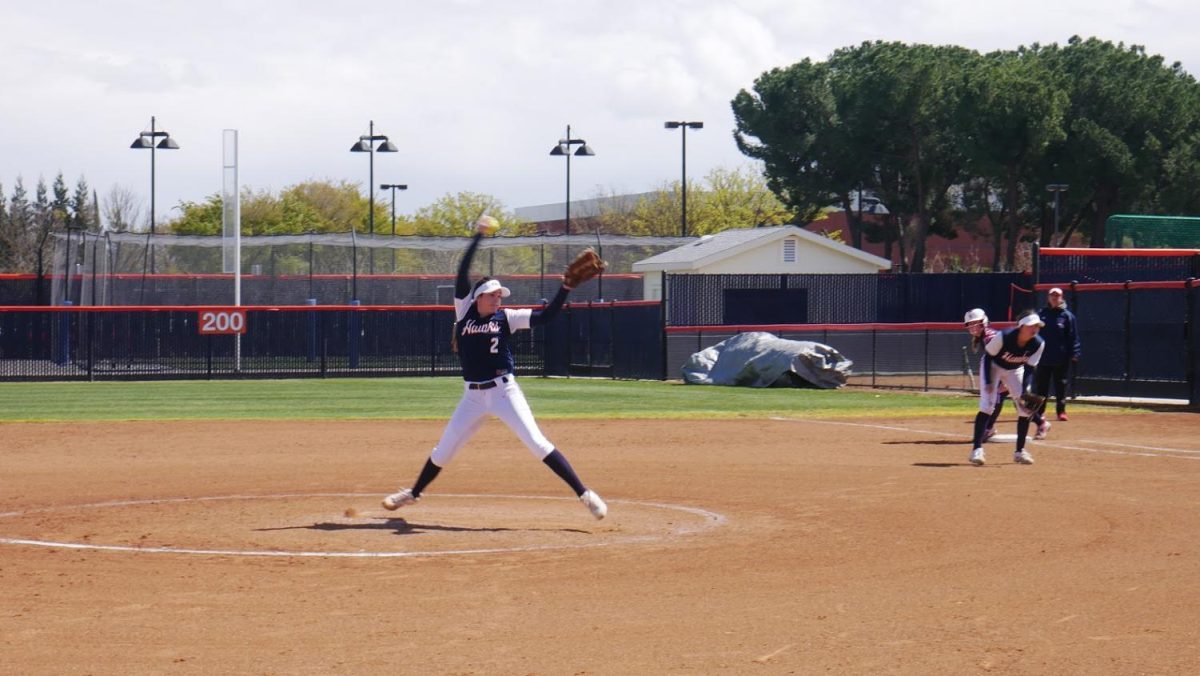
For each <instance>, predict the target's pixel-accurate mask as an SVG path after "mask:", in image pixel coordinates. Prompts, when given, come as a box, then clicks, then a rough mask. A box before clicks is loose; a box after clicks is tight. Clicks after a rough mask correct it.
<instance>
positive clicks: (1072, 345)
mask: <svg viewBox="0 0 1200 676" xmlns="http://www.w3.org/2000/svg"><path fill="white" fill-rule="evenodd" d="M1048 300H1049V303H1048V305H1047V306H1046V307H1044V308H1042V309H1041V310H1039V311H1038V316H1039V317H1041V318H1042V321H1043V322H1045V324H1046V326H1045V327H1043V328H1042V331H1041V334H1040V335H1041V337H1042V340H1044V341H1046V349H1045V350H1044V351H1043V352H1042V361H1041V363H1039V364H1038V370H1037V385H1036V388H1037V392H1038V394H1041V395H1047V394H1049V393H1050V382H1051V380H1053V382H1054V399H1055V408H1056V410H1057V412H1058V419H1059V420H1066V419H1067V405H1066V401H1065V399H1066V395H1067V369H1068V368H1069V367H1070V365H1071V363H1072V362H1077V361H1079V356H1080V355H1081V354H1082V353H1083V350H1082V347H1081V346H1080V344H1079V329H1078V326H1076V323H1075V315H1074V314H1073V313H1072V312H1071V311H1070V310H1068V309H1067V304H1066V302H1064V301H1063V292H1062V289H1060V288H1057V287H1055V288H1053V289H1050V293H1049V296H1048Z"/></svg>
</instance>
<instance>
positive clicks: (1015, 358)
mask: <svg viewBox="0 0 1200 676" xmlns="http://www.w3.org/2000/svg"><path fill="white" fill-rule="evenodd" d="M1019 334H1020V329H1018V328H1016V327H1013V328H1011V329H1005V330H1004V331H1001V332H1000V333H998V334H996V335H993V336H992V337H991V339H990V340H988V342H987V345H986V346H985V349H986V350H987V353H988V356H989V357H990V358H991V361H992V363H993V364H995V365H997V366H999V367H1000V368H1002V369H1006V370H1009V371H1012V370H1013V369H1016V368H1017V367H1020V366H1024V365H1025V364H1029V365H1030V366H1037V365H1038V362H1039V361H1040V360H1041V358H1042V349H1043V348H1044V347H1045V345H1046V343H1045V341H1043V340H1042V338H1041V336H1034V337H1033V338H1030V339H1029V342H1028V343H1025V345H1024V346H1020V345H1018V344H1017V336H1018V335H1019Z"/></svg>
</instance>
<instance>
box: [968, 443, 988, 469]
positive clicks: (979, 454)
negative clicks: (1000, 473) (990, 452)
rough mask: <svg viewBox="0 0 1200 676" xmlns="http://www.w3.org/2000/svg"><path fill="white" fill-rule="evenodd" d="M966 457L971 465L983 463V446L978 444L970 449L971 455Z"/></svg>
mask: <svg viewBox="0 0 1200 676" xmlns="http://www.w3.org/2000/svg"><path fill="white" fill-rule="evenodd" d="M968 459H969V460H970V461H971V464H972V465H976V466H978V465H982V464H983V463H984V458H983V447H982V446H980V447H979V448H976V449H975V450H973V451H971V457H970V458H968Z"/></svg>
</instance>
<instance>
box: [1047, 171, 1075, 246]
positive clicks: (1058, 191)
mask: <svg viewBox="0 0 1200 676" xmlns="http://www.w3.org/2000/svg"><path fill="white" fill-rule="evenodd" d="M1068 187H1070V186H1068V185H1067V184H1066V183H1050V184H1049V185H1047V186H1046V190H1048V191H1050V192H1052V193H1054V234H1053V235H1051V236H1050V246H1054V238H1055V237H1058V209H1059V205H1060V203H1061V201H1062V200H1061V199H1060V198H1061V196H1062V194H1063V193H1064V192H1066V191H1067V188H1068Z"/></svg>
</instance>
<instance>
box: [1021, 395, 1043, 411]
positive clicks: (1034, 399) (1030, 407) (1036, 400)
mask: <svg viewBox="0 0 1200 676" xmlns="http://www.w3.org/2000/svg"><path fill="white" fill-rule="evenodd" d="M1045 401H1046V398H1045V397H1043V396H1041V395H1038V394H1034V393H1033V392H1025V393H1024V394H1022V395H1021V406H1024V407H1025V410H1026V411H1037V410H1039V409H1041V407H1042V404H1043V403H1045Z"/></svg>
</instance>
